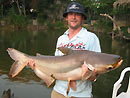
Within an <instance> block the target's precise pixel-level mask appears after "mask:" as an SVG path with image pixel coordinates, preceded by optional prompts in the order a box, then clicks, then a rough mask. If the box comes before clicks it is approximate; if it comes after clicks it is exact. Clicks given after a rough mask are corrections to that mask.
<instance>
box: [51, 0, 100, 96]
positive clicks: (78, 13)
mask: <svg viewBox="0 0 130 98" xmlns="http://www.w3.org/2000/svg"><path fill="white" fill-rule="evenodd" d="M63 17H64V18H65V19H66V21H67V22H68V30H67V31H66V32H65V33H64V34H63V35H61V36H60V37H59V38H58V41H57V46H56V47H68V48H71V49H75V50H76V49H81V50H83V49H85V50H91V51H96V52H101V49H100V43H99V39H98V38H97V36H96V35H95V34H94V33H91V32H89V31H87V30H86V29H85V28H83V27H82V24H83V21H84V20H85V19H86V15H85V13H84V8H83V6H82V5H80V4H79V3H76V2H71V3H70V4H69V5H68V7H67V11H66V12H65V13H64V14H63ZM55 55H56V56H57V55H63V54H62V53H61V52H60V51H59V50H58V49H56V52H55ZM88 73H89V70H88ZM95 79H96V71H94V72H93V74H92V76H91V77H90V78H89V79H88V80H87V81H85V82H82V81H81V80H77V81H76V87H77V90H76V91H73V90H72V89H70V91H69V94H68V96H69V97H71V98H92V94H91V93H92V84H91V81H94V80H95ZM66 91H67V81H61V80H56V84H55V86H54V88H53V91H52V95H51V98H67V94H66Z"/></svg>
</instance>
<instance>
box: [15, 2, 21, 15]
mask: <svg viewBox="0 0 130 98" xmlns="http://www.w3.org/2000/svg"><path fill="white" fill-rule="evenodd" d="M16 4H17V8H18V11H19V14H20V15H22V11H21V9H20V6H19V1H18V0H16Z"/></svg>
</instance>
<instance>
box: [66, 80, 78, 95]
mask: <svg viewBox="0 0 130 98" xmlns="http://www.w3.org/2000/svg"><path fill="white" fill-rule="evenodd" d="M70 88H72V90H74V91H76V80H70V79H68V88H67V92H66V93H67V95H68V94H69V91H70Z"/></svg>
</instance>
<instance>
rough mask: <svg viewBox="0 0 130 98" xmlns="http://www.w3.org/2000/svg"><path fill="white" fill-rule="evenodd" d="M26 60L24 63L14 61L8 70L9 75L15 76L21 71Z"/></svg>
mask: <svg viewBox="0 0 130 98" xmlns="http://www.w3.org/2000/svg"><path fill="white" fill-rule="evenodd" d="M27 63H28V62H25V63H22V62H20V61H18V60H17V61H15V62H14V63H13V64H12V66H11V68H10V72H9V75H10V76H11V77H15V76H16V75H17V74H18V73H19V72H21V71H22V69H23V68H24V67H25V66H26V65H27Z"/></svg>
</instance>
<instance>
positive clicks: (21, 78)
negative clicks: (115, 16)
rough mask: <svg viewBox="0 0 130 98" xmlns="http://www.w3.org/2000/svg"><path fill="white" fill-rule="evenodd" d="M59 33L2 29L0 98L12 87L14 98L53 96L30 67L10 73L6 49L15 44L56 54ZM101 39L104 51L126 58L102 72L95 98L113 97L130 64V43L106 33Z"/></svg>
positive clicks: (30, 51) (26, 49) (22, 48)
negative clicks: (111, 69)
mask: <svg viewBox="0 0 130 98" xmlns="http://www.w3.org/2000/svg"><path fill="white" fill-rule="evenodd" d="M60 32H61V31H60ZM63 32H64V31H63ZM58 36H59V33H58V31H43V32H27V31H17V32H0V45H1V48H0V97H1V96H2V94H3V92H4V91H7V90H8V89H10V90H11V93H14V97H15V98H50V96H51V95H50V94H51V89H52V88H47V87H46V86H45V85H44V84H43V81H42V80H40V79H39V78H38V77H37V76H36V75H35V74H34V73H33V71H32V70H31V69H30V68H28V67H26V68H25V69H24V70H23V71H22V72H21V73H20V74H19V75H18V76H17V77H15V78H13V79H12V78H10V77H9V76H8V73H9V69H10V67H11V64H12V63H13V60H12V59H11V58H10V57H9V55H8V54H7V52H6V49H7V48H9V47H12V48H15V49H18V50H20V51H22V52H25V53H27V54H30V55H35V54H36V53H37V52H38V53H41V54H45V55H53V54H54V51H55V44H56V40H57V37H58ZM100 41H101V48H102V52H106V53H113V54H118V55H121V56H122V57H123V60H124V62H123V64H122V65H121V66H120V67H119V68H118V69H116V70H115V71H111V72H109V73H107V74H103V75H102V76H100V77H99V78H98V79H97V81H96V82H94V83H93V95H94V98H111V96H112V95H111V94H112V88H113V84H114V83H115V81H117V80H118V78H119V76H120V73H121V71H122V70H123V69H124V68H125V67H127V66H129V65H130V55H129V54H130V43H126V42H124V41H117V40H114V41H112V40H111V38H110V37H108V36H103V35H101V36H100ZM129 76H130V75H129V73H127V74H126V76H125V78H124V81H123V85H122V87H121V89H120V91H119V92H122V91H125V90H126V88H127V83H128V77H129Z"/></svg>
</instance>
